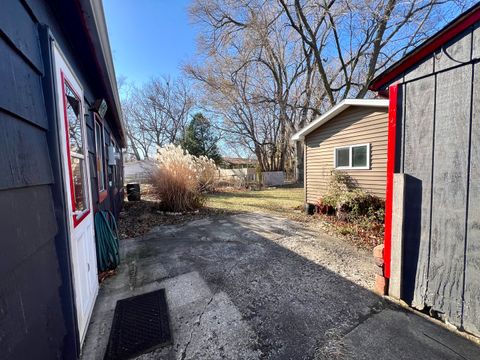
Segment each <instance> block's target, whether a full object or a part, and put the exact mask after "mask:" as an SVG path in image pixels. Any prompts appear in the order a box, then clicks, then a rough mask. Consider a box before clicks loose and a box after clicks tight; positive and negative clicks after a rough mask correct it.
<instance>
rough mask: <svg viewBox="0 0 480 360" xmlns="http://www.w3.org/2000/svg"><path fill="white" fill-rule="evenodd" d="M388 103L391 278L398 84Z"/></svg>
mask: <svg viewBox="0 0 480 360" xmlns="http://www.w3.org/2000/svg"><path fill="white" fill-rule="evenodd" d="M388 93H389V104H388V145H387V189H386V195H385V234H384V239H383V244H384V245H383V246H384V247H383V261H384V264H385V269H384V275H385V277H386V278H387V279H390V265H391V256H392V255H391V254H392V213H393V174H394V172H395V146H396V140H397V139H396V137H397V99H398V84H393V85H391V86H390V87H389V91H388Z"/></svg>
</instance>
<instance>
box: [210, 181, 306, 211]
mask: <svg viewBox="0 0 480 360" xmlns="http://www.w3.org/2000/svg"><path fill="white" fill-rule="evenodd" d="M303 194H304V193H303V188H298V187H297V188H291V187H289V188H286V187H281V188H272V189H265V190H260V191H229V192H219V193H214V194H210V195H208V199H207V204H206V206H207V208H210V209H213V210H217V211H218V210H220V211H227V212H252V211H260V212H267V213H276V214H281V215H284V216H288V217H298V216H299V215H301V212H300V210H301V209H303Z"/></svg>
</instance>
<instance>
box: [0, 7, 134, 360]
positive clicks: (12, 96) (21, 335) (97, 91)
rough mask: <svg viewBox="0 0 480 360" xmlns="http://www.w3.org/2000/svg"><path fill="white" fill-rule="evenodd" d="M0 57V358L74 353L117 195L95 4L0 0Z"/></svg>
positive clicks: (118, 124) (115, 148)
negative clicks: (99, 217) (102, 223)
mask: <svg viewBox="0 0 480 360" xmlns="http://www.w3.org/2000/svg"><path fill="white" fill-rule="evenodd" d="M0 57H1V61H0V84H2V86H1V88H0V124H1V125H0V127H1V129H0V153H1V154H2V156H1V157H0V168H1V169H2V170H1V171H0V228H1V244H2V251H1V252H0V279H1V280H0V358H1V359H57V358H64V359H75V358H77V357H78V356H79V354H80V349H81V344H82V342H83V339H84V336H85V333H86V330H87V326H88V323H89V320H90V315H91V313H92V309H93V306H94V304H95V298H96V295H97V292H98V280H97V263H96V251H95V234H94V224H93V215H94V213H95V212H96V211H98V210H100V209H103V210H111V211H112V212H113V213H114V214H115V215H118V213H119V211H120V209H121V206H122V199H123V185H122V184H123V167H122V155H121V152H120V148H122V147H124V145H125V133H124V130H123V123H122V116H121V111H120V102H119V97H118V92H117V87H116V80H115V72H114V68H113V63H112V56H111V52H110V47H109V42H108V35H107V31H106V25H105V19H104V14H103V9H102V3H101V1H94V0H72V1H63V0H48V1H47V0H43V1H42V0H35V1H33V0H4V1H2V10H1V11H0Z"/></svg>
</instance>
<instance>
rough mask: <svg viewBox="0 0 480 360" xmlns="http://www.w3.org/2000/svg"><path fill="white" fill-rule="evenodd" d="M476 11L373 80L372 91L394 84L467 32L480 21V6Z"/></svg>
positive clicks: (442, 31) (453, 23)
mask: <svg viewBox="0 0 480 360" xmlns="http://www.w3.org/2000/svg"><path fill="white" fill-rule="evenodd" d="M476 7H477V8H476V9H475V7H474V9H472V10H470V11H467V12H466V13H464V14H462V15H460V16H459V17H458V18H456V19H455V20H453V21H452V22H451V23H450V24H449V25H447V26H446V27H445V28H443V29H442V30H440V31H439V32H438V33H437V34H436V35H434V36H433V37H431V38H430V39H428V40H427V41H426V42H425V43H423V44H422V45H420V46H419V47H418V48H416V49H415V50H413V51H412V52H411V53H410V54H408V55H406V56H405V57H404V58H403V59H402V60H400V61H398V62H397V63H395V64H393V65H392V66H391V67H390V68H388V69H387V70H385V71H384V72H383V73H381V74H380V75H378V76H377V77H376V78H375V79H373V81H372V83H371V84H370V86H369V89H370V90H372V91H378V90H380V88H381V87H383V86H385V85H386V84H388V83H389V82H392V81H393V80H395V78H397V77H398V76H400V75H401V74H402V73H403V72H405V71H406V70H408V69H409V68H410V67H412V66H414V65H415V64H417V63H419V62H421V61H422V60H424V59H425V58H426V57H427V56H428V55H430V54H431V53H433V52H434V51H435V50H437V49H438V48H440V47H441V46H442V45H444V44H445V43H446V42H448V41H450V40H451V39H453V38H454V37H455V36H457V35H458V34H460V33H461V32H462V31H464V30H466V29H467V28H468V27H470V26H472V25H474V24H475V23H477V22H479V21H480V6H479V5H476Z"/></svg>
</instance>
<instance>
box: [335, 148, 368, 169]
mask: <svg viewBox="0 0 480 360" xmlns="http://www.w3.org/2000/svg"><path fill="white" fill-rule="evenodd" d="M333 151H334V166H335V169H356V170H362V169H363V170H368V169H370V144H361V145H349V146H342V147H337V148H335V149H334V150H333Z"/></svg>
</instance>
